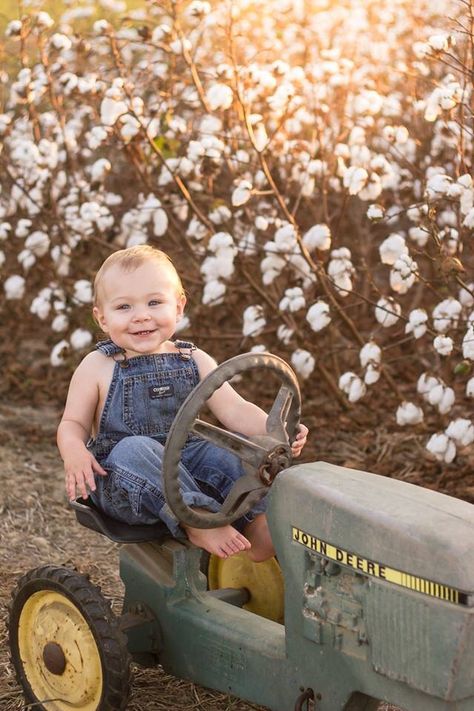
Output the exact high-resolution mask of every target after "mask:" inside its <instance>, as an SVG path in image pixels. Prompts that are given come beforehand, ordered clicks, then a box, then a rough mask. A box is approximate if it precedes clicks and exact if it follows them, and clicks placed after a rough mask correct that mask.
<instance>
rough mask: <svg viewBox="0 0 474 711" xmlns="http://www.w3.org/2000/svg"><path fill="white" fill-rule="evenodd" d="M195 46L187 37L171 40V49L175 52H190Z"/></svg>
mask: <svg viewBox="0 0 474 711" xmlns="http://www.w3.org/2000/svg"><path fill="white" fill-rule="evenodd" d="M192 48H193V45H192V44H191V42H190V40H189V39H188V38H187V37H184V38H183V39H179V38H178V39H175V40H173V42H170V50H171V51H172V52H173V54H183V52H190V51H191V50H192Z"/></svg>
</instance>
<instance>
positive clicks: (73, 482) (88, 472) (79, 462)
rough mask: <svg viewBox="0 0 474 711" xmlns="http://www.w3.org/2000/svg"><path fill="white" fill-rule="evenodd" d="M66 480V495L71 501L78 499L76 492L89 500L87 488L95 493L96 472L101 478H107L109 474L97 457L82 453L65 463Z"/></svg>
mask: <svg viewBox="0 0 474 711" xmlns="http://www.w3.org/2000/svg"><path fill="white" fill-rule="evenodd" d="M64 470H65V478H66V493H67V497H68V499H69V501H72V500H73V499H75V498H76V491H78V492H79V494H80V495H81V496H82V498H83V499H87V497H88V496H89V494H88V491H87V487H89V489H90V491H95V489H96V486H95V481H94V472H96V473H97V474H100V475H101V476H107V472H106V471H105V469H103V468H102V467H101V466H100V464H99V462H98V461H97V460H96V459H95V457H94V456H93V455H92V454H91V453H90V452H88V451H87V450H86V451H85V452H82V453H81V454H80V455H79V456H77V455H76V456H75V457H74V458H72V459H71V460H67V461H65V462H64Z"/></svg>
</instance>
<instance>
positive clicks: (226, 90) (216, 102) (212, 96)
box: [206, 83, 234, 111]
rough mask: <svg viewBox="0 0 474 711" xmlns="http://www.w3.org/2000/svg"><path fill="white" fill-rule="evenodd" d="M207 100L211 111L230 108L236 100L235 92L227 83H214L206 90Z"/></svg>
mask: <svg viewBox="0 0 474 711" xmlns="http://www.w3.org/2000/svg"><path fill="white" fill-rule="evenodd" d="M206 101H207V103H208V105H209V108H210V109H211V111H217V110H218V109H224V110H225V109H228V108H229V107H230V106H232V102H233V101H234V92H233V91H232V89H231V88H230V86H227V84H222V83H217V84H213V85H212V86H211V87H209V89H208V90H207V92H206Z"/></svg>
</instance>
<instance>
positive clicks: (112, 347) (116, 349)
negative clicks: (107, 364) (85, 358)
mask: <svg viewBox="0 0 474 711" xmlns="http://www.w3.org/2000/svg"><path fill="white" fill-rule="evenodd" d="M95 347H96V350H98V351H100V352H101V353H103V354H104V355H106V356H114V355H117V353H123V349H122V348H120V346H117V344H116V343H114V342H113V341H111V340H110V338H109V339H107V340H105V341H99V342H98V343H96V346H95Z"/></svg>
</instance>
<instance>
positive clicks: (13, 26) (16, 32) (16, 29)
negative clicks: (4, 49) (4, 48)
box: [5, 20, 22, 37]
mask: <svg viewBox="0 0 474 711" xmlns="http://www.w3.org/2000/svg"><path fill="white" fill-rule="evenodd" d="M21 27H22V25H21V21H20V20H12V21H11V22H9V23H8V25H7V27H6V29H5V37H19V36H20V34H21Z"/></svg>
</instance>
